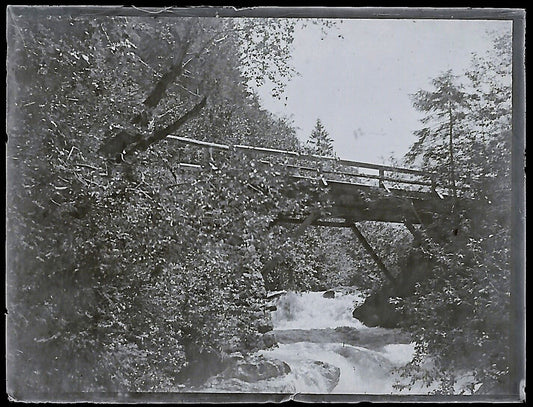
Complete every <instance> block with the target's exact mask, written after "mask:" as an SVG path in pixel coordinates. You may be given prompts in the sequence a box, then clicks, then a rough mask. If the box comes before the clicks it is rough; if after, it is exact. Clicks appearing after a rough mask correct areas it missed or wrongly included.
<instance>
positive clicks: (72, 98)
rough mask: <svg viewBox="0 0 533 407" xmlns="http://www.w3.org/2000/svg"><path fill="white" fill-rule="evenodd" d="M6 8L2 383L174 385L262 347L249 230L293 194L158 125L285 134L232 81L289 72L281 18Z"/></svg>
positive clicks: (258, 245) (33, 386) (233, 156)
mask: <svg viewBox="0 0 533 407" xmlns="http://www.w3.org/2000/svg"><path fill="white" fill-rule="evenodd" d="M8 19H9V32H8V35H9V40H10V41H9V44H10V47H9V67H8V70H9V90H8V97H9V115H8V132H9V143H8V146H7V169H8V190H7V192H8V194H7V203H8V212H7V219H8V223H7V235H8V242H7V254H8V259H7V269H8V274H7V292H8V293H9V296H8V301H7V306H8V309H9V317H8V321H7V322H8V329H9V332H10V335H9V336H8V361H7V363H8V373H9V377H8V388H9V391H10V393H11V394H13V395H14V396H15V397H16V396H17V395H18V394H28V392H42V393H57V392H62V391H68V392H72V391H119V390H120V391H123V390H124V391H147V390H151V391H153V390H162V389H163V390H169V389H173V388H174V389H175V388H176V386H177V385H178V384H179V382H180V380H182V378H188V379H191V380H194V379H195V378H196V376H198V375H200V376H201V375H202V374H209V368H210V366H207V367H206V365H205V363H207V362H208V361H210V360H214V361H215V362H217V361H220V360H221V359H222V358H223V356H224V355H225V354H229V353H231V352H234V351H236V350H238V351H241V352H248V351H251V350H253V349H256V348H257V347H260V346H263V345H264V344H263V343H262V342H261V333H262V332H264V331H265V330H268V323H269V322H268V318H266V314H265V311H264V307H263V304H264V296H265V287H264V282H263V278H262V276H261V274H260V270H261V266H262V264H263V263H265V262H266V261H267V260H268V258H269V256H271V255H272V251H273V250H272V247H273V246H272V244H273V243H275V238H273V236H272V234H269V232H268V230H267V227H268V225H269V223H270V222H271V221H272V217H273V216H274V214H275V211H273V209H275V210H276V211H281V210H285V211H287V212H288V213H291V212H294V213H298V212H299V211H307V210H309V207H308V206H309V204H307V203H306V201H304V200H305V199H307V200H309V199H308V198H309V197H308V196H306V197H305V196H303V194H300V193H299V192H298V190H299V188H298V186H297V185H296V186H295V185H292V186H291V191H292V192H293V198H292V199H287V198H285V195H286V193H285V192H284V188H287V183H286V182H284V181H283V176H282V174H279V173H277V172H276V171H275V170H274V167H273V166H269V165H265V164H263V163H261V162H259V159H258V158H257V157H244V156H242V155H239V154H237V153H233V152H212V151H206V150H202V149H195V148H191V147H186V146H184V145H180V144H177V143H176V142H174V141H172V140H168V139H165V137H166V136H167V135H168V134H171V133H172V134H178V135H180V136H185V137H192V138H196V139H203V140H207V141H211V142H226V143H246V144H251V145H261V146H266V147H269V146H270V147H276V148H286V149H296V148H298V141H297V139H296V137H295V134H294V130H293V129H292V128H291V127H290V125H289V123H287V121H286V120H283V119H278V118H275V117H273V116H272V115H270V114H269V113H268V112H266V111H264V110H262V109H261V108H260V107H259V104H258V102H257V99H256V97H255V96H254V95H253V94H252V93H250V91H249V89H248V87H247V86H246V83H247V81H248V80H249V79H251V77H252V76H253V75H266V76H268V75H269V73H268V72H271V73H270V75H274V74H273V73H272V72H274V73H276V72H277V73H276V75H277V77H278V78H279V76H280V74H279V72H281V73H282V74H283V75H281V76H286V75H288V74H289V72H290V69H288V68H287V67H286V63H287V56H288V50H289V45H290V38H291V34H292V30H293V26H294V24H293V22H291V21H286V22H285V23H283V21H284V20H279V21H274V20H261V19H256V20H253V21H252V20H239V21H237V20H231V19H226V20H224V19H218V18H179V19H175V18H174V19H165V18H143V19H136V18H122V17H94V16H92V17H83V16H79V15H78V16H76V15H72V16H70V15H68V13H66V14H62V15H57V16H52V15H47V13H46V9H45V11H43V10H41V9H24V8H21V9H11V10H10V13H9V14H8ZM261 38H266V39H267V40H266V43H267V44H268V47H265V46H264V45H265V42H264V41H261ZM265 71H266V73H265ZM257 79H258V80H259V77H257ZM279 85H280V86H281V82H280V83H279ZM178 132H179V133H178ZM195 163H200V164H204V163H209V165H208V166H207V168H205V169H204V170H202V171H201V172H200V173H194V172H191V171H194V169H195V168H197V167H191V166H186V165H183V164H195ZM191 168H192V170H191ZM259 168H260V171H259V170H258V169H259ZM311 191H312V189H311ZM294 192H296V193H294ZM282 197H283V199H281V198H282ZM202 361H204V362H205V363H204V369H203V370H204V371H203V372H202V371H201V370H202V369H201V367H200V368H199V367H195V366H194V363H200V362H202ZM206 361H207V362H206ZM180 373H183V374H181V375H180Z"/></svg>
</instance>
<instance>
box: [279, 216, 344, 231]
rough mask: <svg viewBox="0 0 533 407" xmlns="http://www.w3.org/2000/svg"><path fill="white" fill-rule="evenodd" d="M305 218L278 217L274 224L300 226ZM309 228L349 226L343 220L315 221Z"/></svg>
mask: <svg viewBox="0 0 533 407" xmlns="http://www.w3.org/2000/svg"><path fill="white" fill-rule="evenodd" d="M304 220H305V218H303V219H302V218H294V217H289V216H279V217H278V218H277V219H276V223H292V224H300V223H303V222H304ZM311 226H329V227H337V228H347V227H351V224H350V223H349V222H347V221H345V220H343V221H341V222H339V221H333V220H315V221H314V222H313V223H311Z"/></svg>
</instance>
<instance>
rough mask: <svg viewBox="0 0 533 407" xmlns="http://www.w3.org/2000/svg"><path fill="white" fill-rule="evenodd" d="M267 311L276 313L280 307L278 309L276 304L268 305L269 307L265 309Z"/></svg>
mask: <svg viewBox="0 0 533 407" xmlns="http://www.w3.org/2000/svg"><path fill="white" fill-rule="evenodd" d="M265 309H266V310H267V311H276V310H277V309H278V307H277V306H276V305H274V304H268V305H267V306H266V307H265Z"/></svg>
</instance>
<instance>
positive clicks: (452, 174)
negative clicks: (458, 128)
mask: <svg viewBox="0 0 533 407" xmlns="http://www.w3.org/2000/svg"><path fill="white" fill-rule="evenodd" d="M451 103H452V102H451V101H449V102H448V116H449V124H450V127H449V137H450V139H449V154H450V183H451V184H452V195H453V197H454V198H457V186H456V185H455V163H454V160H453V115H452V104H451Z"/></svg>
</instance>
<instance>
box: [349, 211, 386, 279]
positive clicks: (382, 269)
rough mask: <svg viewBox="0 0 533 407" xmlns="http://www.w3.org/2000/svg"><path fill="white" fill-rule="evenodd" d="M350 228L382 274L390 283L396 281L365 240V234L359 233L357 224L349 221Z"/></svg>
mask: <svg viewBox="0 0 533 407" xmlns="http://www.w3.org/2000/svg"><path fill="white" fill-rule="evenodd" d="M350 228H351V229H352V231H353V232H354V234H355V236H357V238H358V239H359V241H360V242H361V244H362V245H363V247H364V248H365V250H366V251H367V252H368V254H370V256H371V257H372V259H373V260H374V262H375V263H376V264H377V266H378V267H379V269H380V270H381V271H382V272H383V274H384V275H385V277H387V279H388V280H389V281H390V282H391V283H396V279H395V278H394V277H393V276H392V274H391V273H390V272H389V270H388V269H387V267H386V266H385V264H384V263H383V262H382V261H381V259H380V258H379V256H378V255H377V253H376V252H375V251H374V249H373V248H372V246H370V243H368V241H367V240H366V238H365V236H364V235H363V234H362V233H361V231H360V230H359V228H358V227H357V225H356V224H355V222H353V221H352V222H350Z"/></svg>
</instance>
